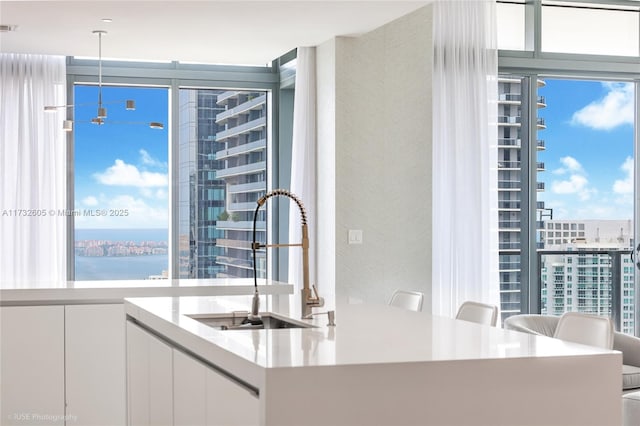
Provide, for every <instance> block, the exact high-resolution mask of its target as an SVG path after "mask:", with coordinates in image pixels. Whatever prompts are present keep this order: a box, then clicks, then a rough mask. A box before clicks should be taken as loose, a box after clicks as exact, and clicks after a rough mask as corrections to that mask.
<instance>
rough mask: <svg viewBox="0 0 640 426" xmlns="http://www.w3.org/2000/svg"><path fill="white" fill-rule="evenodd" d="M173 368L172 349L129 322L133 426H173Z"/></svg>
mask: <svg viewBox="0 0 640 426" xmlns="http://www.w3.org/2000/svg"><path fill="white" fill-rule="evenodd" d="M172 364H173V352H172V349H171V347H170V346H168V345H167V344H165V343H164V342H162V341H161V340H159V339H158V338H156V337H154V336H153V335H151V334H149V333H147V332H146V331H144V330H143V329H142V328H140V327H139V326H137V325H135V324H133V323H131V322H129V321H127V395H128V401H129V403H128V407H129V414H128V416H129V417H128V418H129V425H130V426H137V425H145V426H146V425H153V426H156V425H158V426H161V425H171V424H173V397H172V396H173V378H172V371H173V369H172Z"/></svg>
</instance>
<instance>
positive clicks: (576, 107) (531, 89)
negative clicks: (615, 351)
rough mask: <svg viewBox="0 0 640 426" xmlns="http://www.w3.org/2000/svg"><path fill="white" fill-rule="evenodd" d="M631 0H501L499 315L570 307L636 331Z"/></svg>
mask: <svg viewBox="0 0 640 426" xmlns="http://www.w3.org/2000/svg"><path fill="white" fill-rule="evenodd" d="M639 3H640V2H637V1H626V0H620V1H616V0H611V1H606V0H603V1H592V2H579V1H550V0H536V1H533V2H525V1H520V0H514V1H499V2H498V12H499V14H498V21H499V23H498V36H499V46H500V48H501V49H502V50H501V51H500V71H501V79H500V85H499V86H500V87H499V90H500V98H499V106H498V108H499V113H498V114H499V123H498V125H499V132H500V136H499V141H498V146H499V151H500V159H499V164H498V171H499V195H500V201H499V203H500V206H499V214H500V248H501V252H500V254H501V256H500V271H501V274H500V281H501V294H502V306H501V307H502V315H503V319H504V318H505V317H507V316H509V315H513V314H516V313H519V312H544V313H552V314H561V313H562V312H565V311H570V310H574V311H585V312H593V313H599V314H606V315H612V316H613V317H614V319H615V320H616V321H617V326H618V327H619V328H620V329H621V330H622V331H624V332H627V333H633V332H634V328H635V329H636V330H637V329H638V324H637V321H635V318H637V316H638V291H637V288H638V284H637V281H638V279H637V277H635V276H636V275H637V274H635V268H634V266H633V263H632V260H631V251H632V250H633V248H634V241H637V236H636V235H637V232H636V230H635V229H634V226H633V223H634V222H637V215H638V213H637V212H638V206H637V205H636V206H635V209H634V201H635V200H636V199H637V197H636V196H635V195H634V194H637V189H635V188H637V183H636V182H635V181H634V169H635V164H636V162H637V159H636V158H635V152H637V143H638V122H639V119H638V111H639V110H640V108H638V106H637V104H638V96H637V91H638V84H639V83H638V82H639V81H640V54H639V52H640V47H639V45H638V43H639V40H640V35H639V33H640V30H639V26H640V4H639ZM568 251H571V252H572V253H570V254H567V253H565V252H568ZM578 252H580V253H578Z"/></svg>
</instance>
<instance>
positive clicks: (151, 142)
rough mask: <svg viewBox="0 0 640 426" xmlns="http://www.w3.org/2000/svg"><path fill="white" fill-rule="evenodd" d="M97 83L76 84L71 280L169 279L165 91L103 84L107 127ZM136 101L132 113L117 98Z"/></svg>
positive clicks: (166, 99) (166, 106)
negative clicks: (100, 120) (99, 116)
mask: <svg viewBox="0 0 640 426" xmlns="http://www.w3.org/2000/svg"><path fill="white" fill-rule="evenodd" d="M97 99H98V88H97V87H96V86H87V85H76V86H75V87H74V102H75V104H76V106H75V108H74V115H75V116H74V160H75V163H74V168H73V170H74V195H75V200H74V209H73V219H74V225H75V226H74V227H75V232H74V240H75V241H74V266H75V268H74V277H75V280H76V281H85V280H113V279H127V280H141V279H155V278H168V270H169V260H168V254H169V247H168V241H169V239H168V237H169V229H168V228H169V178H168V176H169V174H168V172H169V171H168V135H167V131H166V130H163V129H152V128H150V127H149V126H148V123H149V122H160V123H167V119H168V90H167V89H166V88H148V87H147V88H143V87H122V86H119V87H114V86H106V87H103V88H102V99H103V102H104V105H105V106H106V107H107V118H105V120H104V124H102V125H96V124H93V123H92V122H91V120H92V118H95V115H96V108H97V104H96V103H95V102H96V101H97ZM127 99H132V100H134V101H135V103H136V109H135V110H134V111H128V110H126V109H125V105H124V102H119V101H120V100H123V101H124V100H127Z"/></svg>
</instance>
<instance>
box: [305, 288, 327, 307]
mask: <svg viewBox="0 0 640 426" xmlns="http://www.w3.org/2000/svg"><path fill="white" fill-rule="evenodd" d="M311 290H312V291H313V295H310V296H309V300H308V303H309V304H310V305H313V306H318V307H320V306H324V299H323V298H322V297H320V296H319V295H318V288H317V287H316V285H315V284H311Z"/></svg>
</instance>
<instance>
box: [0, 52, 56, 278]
mask: <svg viewBox="0 0 640 426" xmlns="http://www.w3.org/2000/svg"><path fill="white" fill-rule="evenodd" d="M65 103H66V69H65V58H64V57H63V56H44V55H24V54H7V53H1V54H0V163H1V167H0V287H2V288H33V287H56V286H61V285H63V284H64V283H65V281H66V256H65V250H66V245H65V244H66V243H65V237H66V234H65V221H66V218H65V217H64V215H59V211H60V210H64V209H65V208H66V173H67V169H66V148H65V144H66V138H65V133H64V132H63V131H62V121H63V120H64V114H65V111H64V109H62V110H61V111H60V112H55V113H47V112H45V111H44V107H45V105H64V104H65Z"/></svg>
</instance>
